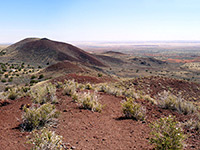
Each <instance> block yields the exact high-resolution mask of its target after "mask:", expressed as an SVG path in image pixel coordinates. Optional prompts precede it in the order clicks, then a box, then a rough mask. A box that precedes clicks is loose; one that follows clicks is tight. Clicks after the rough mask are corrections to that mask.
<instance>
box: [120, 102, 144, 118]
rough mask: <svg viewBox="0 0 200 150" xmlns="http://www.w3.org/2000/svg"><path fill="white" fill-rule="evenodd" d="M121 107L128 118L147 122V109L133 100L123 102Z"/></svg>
mask: <svg viewBox="0 0 200 150" xmlns="http://www.w3.org/2000/svg"><path fill="white" fill-rule="evenodd" d="M121 105H122V111H123V113H124V115H125V117H126V118H132V119H136V120H145V117H146V109H145V108H144V107H142V106H141V105H140V104H138V103H136V102H134V100H133V98H127V100H126V101H124V102H122V104H121Z"/></svg>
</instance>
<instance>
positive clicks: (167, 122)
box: [150, 116, 185, 150]
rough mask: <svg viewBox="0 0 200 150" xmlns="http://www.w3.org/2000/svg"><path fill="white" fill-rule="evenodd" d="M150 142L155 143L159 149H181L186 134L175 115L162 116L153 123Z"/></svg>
mask: <svg viewBox="0 0 200 150" xmlns="http://www.w3.org/2000/svg"><path fill="white" fill-rule="evenodd" d="M150 127H151V129H152V132H151V135H152V138H150V142H151V143H153V144H155V148H156V149H157V150H181V149H183V141H184V139H185V136H184V134H183V131H182V130H181V128H180V127H178V122H176V121H175V117H171V116H169V117H165V118H160V119H159V120H158V121H156V122H154V123H152V124H151V126H150Z"/></svg>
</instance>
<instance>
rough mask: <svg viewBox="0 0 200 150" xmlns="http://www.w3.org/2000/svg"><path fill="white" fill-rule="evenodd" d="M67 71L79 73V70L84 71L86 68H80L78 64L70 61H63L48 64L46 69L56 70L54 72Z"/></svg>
mask: <svg viewBox="0 0 200 150" xmlns="http://www.w3.org/2000/svg"><path fill="white" fill-rule="evenodd" d="M62 70H64V71H67V72H69V73H71V72H73V73H78V72H84V70H83V69H82V68H80V67H79V66H78V65H75V64H73V63H71V62H69V61H62V62H58V63H56V64H53V65H51V66H48V67H47V68H46V69H45V71H47V72H48V71H54V72H58V71H62Z"/></svg>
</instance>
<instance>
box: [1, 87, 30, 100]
mask: <svg viewBox="0 0 200 150" xmlns="http://www.w3.org/2000/svg"><path fill="white" fill-rule="evenodd" d="M25 89H26V88H24V87H12V88H8V90H7V91H5V92H1V94H0V99H11V100H15V99H18V98H20V97H24V96H27V95H28V93H27V91H26V90H25Z"/></svg>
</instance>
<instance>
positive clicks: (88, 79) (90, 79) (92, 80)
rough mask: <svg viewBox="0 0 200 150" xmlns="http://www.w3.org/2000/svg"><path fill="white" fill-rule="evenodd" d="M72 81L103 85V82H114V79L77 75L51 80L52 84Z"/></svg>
mask: <svg viewBox="0 0 200 150" xmlns="http://www.w3.org/2000/svg"><path fill="white" fill-rule="evenodd" d="M72 79H74V80H75V81H76V82H78V83H103V82H116V80H115V79H112V78H110V77H104V76H103V77H92V76H82V75H77V74H67V75H65V76H62V77H58V78H55V79H53V82H55V81H60V82H63V81H64V80H72Z"/></svg>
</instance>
